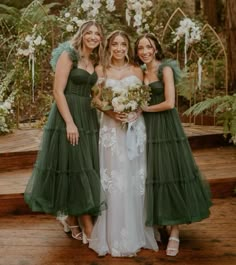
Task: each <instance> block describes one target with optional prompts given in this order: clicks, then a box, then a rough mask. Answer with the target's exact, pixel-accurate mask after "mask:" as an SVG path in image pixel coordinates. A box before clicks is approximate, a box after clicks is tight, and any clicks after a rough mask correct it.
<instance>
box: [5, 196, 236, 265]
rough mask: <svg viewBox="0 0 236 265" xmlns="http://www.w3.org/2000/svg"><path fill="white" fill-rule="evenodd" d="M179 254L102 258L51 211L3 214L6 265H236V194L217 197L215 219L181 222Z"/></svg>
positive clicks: (148, 252) (162, 250) (161, 245)
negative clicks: (65, 228) (170, 255)
mask: <svg viewBox="0 0 236 265" xmlns="http://www.w3.org/2000/svg"><path fill="white" fill-rule="evenodd" d="M180 231H181V232H180V252H179V254H178V255H177V256H176V257H167V256H166V255H165V249H166V244H164V243H159V248H160V250H159V251H158V252H153V251H151V250H143V249H142V250H141V251H140V252H138V253H137V256H135V257H133V258H124V257H122V258H112V257H111V256H109V255H107V256H105V257H98V256H97V254H96V253H95V252H93V251H92V250H91V249H89V248H88V245H84V244H82V242H81V241H79V240H75V239H72V238H71V236H70V234H65V233H64V232H63V231H62V227H61V226H60V224H59V223H58V222H57V221H56V220H55V217H53V216H49V215H35V214H34V215H33V214H32V215H7V216H1V217H0V257H1V258H0V264H1V265H95V264H96V265H137V264H140V265H151V264H152V265H167V264H179V265H199V264H201V265H233V264H236V197H234V198H226V199H214V200H213V206H212V208H211V215H210V217H209V218H207V219H205V220H203V221H201V222H197V223H193V224H190V225H181V226H180Z"/></svg>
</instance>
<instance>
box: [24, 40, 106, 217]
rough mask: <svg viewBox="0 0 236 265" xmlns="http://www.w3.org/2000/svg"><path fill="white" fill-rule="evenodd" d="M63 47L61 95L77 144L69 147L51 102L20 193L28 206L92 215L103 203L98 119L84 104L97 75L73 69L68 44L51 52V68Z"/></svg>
mask: <svg viewBox="0 0 236 265" xmlns="http://www.w3.org/2000/svg"><path fill="white" fill-rule="evenodd" d="M63 50H66V51H67V52H68V53H69V55H70V57H71V60H72V62H73V68H72V69H71V72H70V74H69V78H68V81H67V85H66V88H65V91H64V94H65V97H66V101H67V103H68V106H69V109H70V113H71V115H72V117H73V120H74V122H75V124H76V126H77V127H78V130H79V135H80V138H79V144H78V145H75V146H73V145H71V144H70V143H69V142H68V140H67V137H66V126H65V122H64V120H63V118H62V116H61V114H60V112H59V110H58V108H57V105H56V103H54V104H53V105H52V108H51V111H50V114H49V118H48V122H47V124H46V126H45V128H44V133H43V139H42V144H41V148H40V150H39V153H38V157H37V161H36V163H35V166H34V169H33V173H32V176H31V178H30V180H29V182H28V185H27V187H26V190H25V194H24V198H25V201H26V202H27V203H28V204H29V206H30V207H31V209H32V210H33V211H39V212H45V213H50V214H53V215H58V214H64V215H67V214H68V215H74V216H80V215H82V214H91V215H98V214H99V213H100V211H101V210H102V208H103V207H104V205H105V203H104V200H103V195H102V191H101V184H100V175H99V157H98V133H99V124H98V119H97V113H96V110H95V109H92V108H91V106H90V103H91V97H90V92H91V88H92V86H93V85H94V84H95V83H96V81H97V75H96V73H95V72H94V73H92V74H90V73H88V72H87V71H85V70H83V69H79V68H77V64H78V57H77V55H76V53H75V51H74V50H73V49H72V48H71V47H70V46H69V45H68V44H62V45H60V46H59V47H58V48H57V49H56V50H55V51H54V53H53V60H52V66H53V68H54V69H55V65H56V61H57V59H58V57H59V56H60V54H61V53H62V51H63Z"/></svg>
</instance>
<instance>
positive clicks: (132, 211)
mask: <svg viewBox="0 0 236 265" xmlns="http://www.w3.org/2000/svg"><path fill="white" fill-rule="evenodd" d="M104 57H105V63H104V65H99V66H98V67H97V68H96V71H97V73H98V76H99V78H103V82H104V86H105V88H106V89H109V90H111V91H112V92H114V91H118V90H122V91H125V92H127V91H128V90H129V88H130V86H132V85H135V84H137V85H141V84H142V82H143V74H142V71H141V69H140V68H139V67H137V66H134V64H133V53H132V49H131V45H130V40H129V36H128V35H127V33H125V32H123V31H119V30H117V31H114V32H112V33H111V34H110V35H109V36H108V37H107V40H106V45H105V54H104ZM101 89H103V88H101ZM126 119H127V115H126V113H124V112H117V111H114V110H107V111H104V112H103V113H102V118H101V123H100V133H99V157H100V174H101V182H102V187H103V190H104V191H105V194H106V201H107V210H105V211H103V212H102V214H101V216H99V217H98V219H97V221H96V223H95V226H94V229H93V232H92V236H91V241H90V242H89V247H90V248H92V249H93V250H94V251H96V252H97V253H98V255H106V254H111V255H112V256H114V257H121V256H129V257H130V256H135V255H136V254H137V252H138V251H139V250H140V249H141V248H149V249H153V250H155V251H157V250H158V247H157V243H156V241H155V238H154V233H153V229H152V228H151V227H149V228H147V227H145V224H144V223H145V209H144V193H145V178H146V154H145V146H146V132H145V126H144V120H143V117H142V115H141V114H140V112H138V111H137V112H136V115H135V114H134V117H133V118H132V132H131V134H132V136H131V137H130V138H129V137H128V131H127V129H126V127H125V126H123V124H122V123H124V122H125V121H126ZM128 126H129V125H128ZM133 141H134V142H133ZM132 142H133V145H132ZM130 145H132V147H135V150H133V149H130V148H129V147H130ZM133 151H134V152H133Z"/></svg>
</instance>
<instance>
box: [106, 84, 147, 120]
mask: <svg viewBox="0 0 236 265" xmlns="http://www.w3.org/2000/svg"><path fill="white" fill-rule="evenodd" d="M150 96H151V88H150V87H149V86H147V85H142V84H134V85H131V86H129V87H128V89H127V88H119V87H117V88H111V87H104V88H103V89H102V95H101V100H102V107H101V109H102V110H113V111H115V112H125V113H127V114H128V118H127V120H128V121H130V120H133V119H134V117H135V116H136V112H137V111H138V109H139V108H140V107H141V106H144V105H148V101H149V100H150Z"/></svg>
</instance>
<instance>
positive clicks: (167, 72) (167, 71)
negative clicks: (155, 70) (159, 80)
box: [162, 65, 173, 76]
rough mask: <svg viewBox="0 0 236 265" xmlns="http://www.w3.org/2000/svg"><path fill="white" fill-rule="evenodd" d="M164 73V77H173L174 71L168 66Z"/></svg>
mask: <svg viewBox="0 0 236 265" xmlns="http://www.w3.org/2000/svg"><path fill="white" fill-rule="evenodd" d="M162 72H163V75H167V76H168V75H173V70H172V68H171V67H170V66H168V65H166V66H165V67H164V68H163V70H162Z"/></svg>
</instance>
